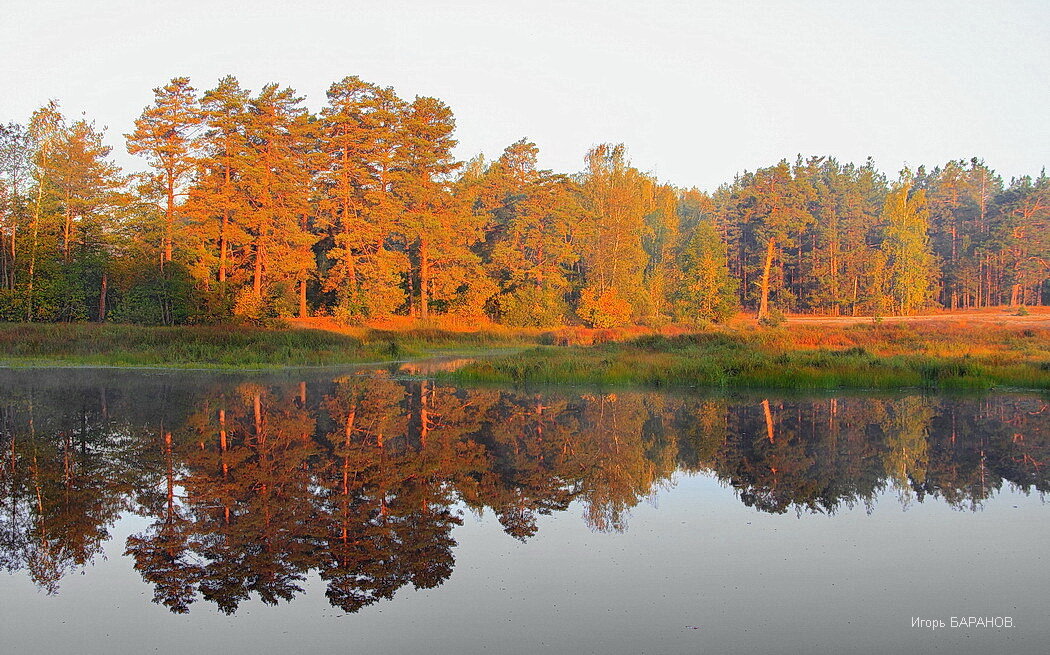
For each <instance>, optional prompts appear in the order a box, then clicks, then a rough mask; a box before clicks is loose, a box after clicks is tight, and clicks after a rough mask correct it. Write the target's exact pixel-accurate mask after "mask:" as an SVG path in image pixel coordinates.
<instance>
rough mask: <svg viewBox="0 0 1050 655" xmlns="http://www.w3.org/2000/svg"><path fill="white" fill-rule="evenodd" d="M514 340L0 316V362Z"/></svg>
mask: <svg viewBox="0 0 1050 655" xmlns="http://www.w3.org/2000/svg"><path fill="white" fill-rule="evenodd" d="M517 343H518V342H515V341H514V340H513V338H511V337H503V336H498V335H495V336H486V335H478V334H470V333H466V334H460V333H454V332H444V331H441V330H431V329H426V330H409V331H405V332H383V331H377V330H369V331H366V332H364V333H363V336H361V337H355V336H348V335H344V334H339V333H335V332H328V331H324V330H301V329H264V328H251V327H234V326H180V327H144V326H136V325H113V324H101V325H99V324H91V323H71V324H66V323H32V324H26V323H6V324H4V323H0V364H3V365H7V366H120V367H164V368H214V369H246V368H275V367H304V366H334V365H339V364H353V363H361V362H378V361H390V360H398V359H405V358H412V357H421V356H424V355H427V354H434V353H436V352H440V351H442V350H454V351H456V352H463V351H468V352H469V351H476V350H483V349H486V348H493V347H497V346H510V345H516V344H517Z"/></svg>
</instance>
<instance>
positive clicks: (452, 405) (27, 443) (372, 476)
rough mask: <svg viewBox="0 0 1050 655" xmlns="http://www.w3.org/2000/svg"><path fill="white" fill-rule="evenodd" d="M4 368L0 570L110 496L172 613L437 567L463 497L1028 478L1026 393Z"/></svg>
mask: <svg viewBox="0 0 1050 655" xmlns="http://www.w3.org/2000/svg"><path fill="white" fill-rule="evenodd" d="M6 375H7V378H4V379H0V385H2V386H3V388H4V390H5V396H4V399H3V400H2V401H0V447H2V451H3V457H2V460H0V461H2V465H0V499H2V509H0V564H2V565H3V566H4V567H5V568H7V569H9V570H22V569H24V570H26V571H27V572H28V574H29V575H30V576H31V577H32V579H33V580H34V581H35V582H36V583H37V584H39V585H40V586H41V587H43V588H45V589H46V590H48V591H49V592H54V591H55V590H56V589H57V587H58V583H59V581H60V579H61V577H62V576H63V575H64V574H65V573H67V572H69V571H70V570H73V569H76V568H78V567H82V566H84V565H85V564H87V563H89V562H91V561H92V559H93V558H94V557H96V556H98V555H99V554H100V553H101V551H102V547H103V545H104V544H105V543H106V541H107V540H108V539H109V529H110V527H111V526H112V525H113V523H114V522H115V521H116V519H117V518H118V516H119V515H120V514H121V513H122V512H124V511H129V510H130V511H133V512H135V513H136V514H139V515H141V516H144V517H147V518H148V519H149V521H150V523H149V525H148V527H147V528H146V529H144V530H142V531H140V532H139V533H137V534H134V535H132V536H131V537H130V538H129V539H128V540H127V543H126V551H127V554H128V555H130V556H131V557H132V559H133V561H134V566H135V568H136V569H137V570H138V571H139V572H140V573H141V575H142V577H143V578H144V580H146V581H147V582H149V583H150V584H151V585H152V587H153V589H154V599H155V600H156V602H158V603H162V604H164V605H165V606H167V607H169V608H170V609H171V610H172V611H175V612H185V611H188V609H189V607H190V605H191V604H192V603H193V602H194V601H195V600H197V599H200V598H203V599H205V600H207V601H210V602H213V603H215V604H216V606H217V607H219V608H220V609H221V610H222V611H224V612H227V613H232V612H234V611H236V610H237V608H238V607H239V605H240V603H241V602H242V601H245V600H247V599H249V598H252V597H257V598H259V599H261V600H263V601H264V602H267V603H276V602H278V601H280V600H288V599H291V598H292V597H294V596H295V595H296V594H298V593H300V592H301V591H302V589H303V585H304V581H305V580H306V578H307V576H308V575H309V574H310V573H311V572H314V571H315V572H317V573H318V574H319V575H320V578H321V579H322V580H323V582H324V584H325V585H326V594H327V596H328V598H329V600H330V601H331V603H332V604H333V605H335V606H338V607H340V608H342V609H344V610H345V611H348V612H353V611H357V610H358V609H360V608H362V607H364V606H367V605H370V604H372V603H375V602H377V601H379V600H382V599H387V598H390V597H392V596H393V594H394V593H395V592H396V591H397V590H398V589H400V588H402V587H405V586H407V585H411V586H414V587H416V588H431V587H435V586H437V585H440V584H441V583H442V582H443V581H444V580H446V579H447V578H448V577H449V575H450V574H451V572H452V569H453V566H454V555H453V547H454V546H455V541H454V539H453V537H452V529H453V528H454V527H455V526H456V525H458V524H460V523H461V520H462V519H461V511H462V510H461V508H462V509H466V510H468V511H472V512H475V513H479V514H481V513H485V512H489V511H491V512H493V514H494V515H495V516H496V517H497V518H498V520H499V522H500V524H501V525H502V526H503V528H504V529H505V531H506V532H507V534H509V535H511V536H512V537H514V538H517V539H520V540H522V541H525V540H527V539H528V538H529V537H531V536H533V535H535V534H536V532H537V529H538V524H537V521H538V517H540V516H542V515H545V514H551V513H553V512H559V511H564V510H566V509H568V508H569V506H570V505H571V504H572V503H573V502H574V501H577V502H578V503H579V505H580V506H581V507H582V508H583V511H584V520H585V521H586V522H587V524H588V525H589V526H591V528H592V529H595V530H601V531H606V530H611V531H615V530H623V529H625V526H626V517H627V514H628V512H629V511H630V509H631V508H632V507H634V506H635V505H637V504H638V503H639V502H642V501H643V500H645V499H646V498H648V497H650V496H652V494H653V493H654V490H655V489H658V488H659V487H660V486H661V485H668V484H671V483H672V482H673V479H674V475H675V473H676V472H678V471H684V472H703V473H708V474H712V475H714V476H716V477H717V478H718V479H719V480H721V481H722V482H723V483H724V484H726V485H727V486H730V487H732V488H733V489H734V490H735V491H736V493H737V494H738V496H739V498H740V500H741V501H742V502H743V503H744V504H746V505H748V506H753V507H755V508H757V509H759V510H761V511H764V512H772V513H784V512H789V511H794V512H800V513H801V512H824V513H831V512H834V511H836V510H837V509H838V508H840V507H854V506H857V505H860V506H864V507H866V508H868V509H869V510H870V509H871V508H873V507H874V503H875V499H876V497H877V496H879V495H880V494H881V493H882V492H884V491H886V490H893V491H895V492H896V494H897V496H898V497H899V498H900V502H901V503H902V504H904V505H905V506H907V505H908V504H910V503H913V502H924V501H925V500H926V499H927V497H931V496H932V497H934V498H938V499H941V500H943V501H944V502H946V503H948V504H950V505H952V506H953V507H957V508H961V509H977V508H978V507H979V506H980V505H981V503H982V502H983V501H985V500H986V499H988V498H990V497H991V496H993V495H994V494H995V493H996V492H998V491H999V490H1000V489H1001V488H1002V487H1003V485H1009V486H1010V487H1012V488H1015V489H1018V490H1021V491H1024V492H1026V493H1029V492H1032V491H1036V492H1038V493H1045V492H1046V491H1047V488H1048V478H1050V476H1048V475H1047V470H1046V466H1045V463H1046V461H1047V458H1048V457H1050V410H1048V408H1047V403H1046V401H1045V399H1042V398H1039V397H1033V396H1009V395H997V396H987V397H979V398H978V397H927V396H921V395H911V396H903V397H874V398H873V397H850V396H846V397H838V398H823V399H818V400H813V399H797V400H796V399H791V400H784V399H780V400H774V399H763V398H751V397H735V398H724V397H719V398H711V397H706V398H705V397H695V396H674V395H666V394H659V393H642V392H629V393H617V394H612V393H607V394H601V393H593V394H587V395H573V394H558V393H528V392H519V391H507V390H498V389H462V388H455V387H449V386H445V385H441V384H437V383H434V382H429V381H426V382H406V381H399V380H394V379H389V378H375V377H365V376H356V375H355V376H347V377H342V378H338V379H335V380H318V381H309V382H297V381H288V382H275V381H247V382H245V381H239V382H237V381H228V380H221V379H214V378H201V379H199V380H191V381H189V382H187V381H185V380H183V379H182V378H179V377H174V376H156V377H141V376H121V375H116V374H113V375H103V374H95V377H94V378H92V377H90V376H87V377H77V378H76V379H73V380H71V379H70V378H69V376H62V377H61V378H58V379H56V378H55V377H54V376H51V377H48V376H45V375H41V374H36V375H30V374H28V373H20V374H15V373H9V374H6Z"/></svg>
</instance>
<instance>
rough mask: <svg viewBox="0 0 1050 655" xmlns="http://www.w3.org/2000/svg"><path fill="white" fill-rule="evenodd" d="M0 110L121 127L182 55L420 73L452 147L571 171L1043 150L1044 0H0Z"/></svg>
mask: <svg viewBox="0 0 1050 655" xmlns="http://www.w3.org/2000/svg"><path fill="white" fill-rule="evenodd" d="M0 5H2V6H0V121H2V122H7V121H11V120H15V121H25V120H27V118H28V116H29V114H30V113H31V112H32V110H33V109H34V108H36V107H38V106H39V105H41V104H43V103H44V102H46V101H47V99H48V98H56V99H58V100H59V101H60V102H61V104H62V107H63V110H64V111H65V112H66V113H67V115H73V116H76V115H79V114H80V112H86V114H87V116H88V117H89V118H94V119H95V120H96V121H97V122H98V123H99V124H100V125H106V126H108V127H109V134H108V137H109V142H110V144H111V145H113V146H114V152H115V154H116V158H117V160H118V162H119V163H121V164H122V165H124V166H129V167H130V166H134V167H141V163H136V162H137V160H136V159H135V158H131V157H130V156H128V155H127V154H126V152H125V150H124V143H123V138H122V136H121V135H122V134H123V133H125V132H127V131H129V130H130V126H131V123H132V121H133V120H134V119H135V117H136V116H137V115H138V114H139V112H141V110H142V108H143V107H144V106H146V105H147V104H149V102H150V101H151V99H152V92H151V89H152V88H153V87H155V86H159V85H161V84H163V83H164V82H166V81H167V80H169V79H170V78H172V77H174V76H178V75H186V76H189V77H190V78H191V79H192V81H193V83H194V85H195V86H196V87H197V88H198V89H201V90H203V89H207V88H211V87H212V86H214V84H215V81H216V80H217V79H218V78H219V77H221V76H223V75H226V74H229V73H232V74H234V75H236V76H237V77H238V78H239V79H240V80H241V83H242V84H243V85H244V86H246V87H248V88H251V89H252V90H257V89H258V88H259V86H261V85H262V84H264V83H267V82H279V83H281V84H285V85H289V86H291V87H293V88H295V89H296V90H297V91H298V92H299V93H300V94H301V95H305V96H306V97H307V104H308V106H309V107H310V108H311V109H313V110H317V109H319V108H320V107H321V106H322V104H323V102H324V92H325V90H326V89H327V87H328V86H329V85H330V84H331V83H332V82H334V81H336V80H339V79H341V78H343V77H345V76H347V75H358V76H360V77H361V78H363V79H365V80H367V81H370V82H375V83H378V84H381V85H384V86H393V87H394V88H395V89H396V90H397V91H398V93H399V94H400V95H402V96H403V97H406V98H409V99H411V98H412V97H413V96H415V95H417V94H419V95H432V96H436V97H438V98H441V99H442V100H444V101H445V102H447V103H448V104H449V105H450V106H451V107H452V109H453V111H454V112H455V115H456V119H457V126H458V127H457V136H458V138H459V141H460V146H459V148H458V151H457V153H458V155H459V156H460V157H461V158H463V159H466V158H469V157H470V156H472V155H474V154H476V153H478V152H483V153H484V154H485V155H486V157H489V158H494V157H496V156H498V155H499V153H500V152H502V150H503V148H504V147H505V146H507V145H508V144H510V143H511V142H513V141H515V140H517V139H519V138H521V137H523V136H525V137H528V138H530V139H532V140H533V141H535V142H536V143H537V144H538V145H539V147H540V164H541V165H542V166H543V167H546V168H552V169H554V170H556V171H562V172H572V171H576V170H579V169H580V168H581V166H582V162H583V156H584V153H585V152H586V151H587V149H588V148H589V147H591V146H592V145H594V144H596V143H601V142H607V141H608V142H623V143H626V144H627V146H628V149H629V153H630V156H631V159H632V161H633V162H634V164H635V165H636V166H638V167H639V168H641V169H643V170H646V171H649V172H651V173H654V174H656V175H657V176H658V177H660V179H662V180H665V181H669V182H673V183H675V184H678V185H680V186H693V185H696V186H699V187H701V188H706V189H713V188H715V187H717V186H718V185H719V184H720V183H722V182H725V181H728V180H731V179H732V177H733V175H734V174H735V173H736V172H739V171H741V170H743V169H752V170H753V169H754V168H756V167H760V166H765V165H769V164H773V163H775V162H776V161H778V160H779V159H781V158H784V157H786V158H788V159H794V157H795V155H796V154H798V153H803V154H831V155H834V156H836V157H838V158H839V159H841V160H845V161H856V162H862V161H863V160H864V159H865V158H867V157H868V156H869V155H870V156H872V157H874V158H875V161H876V163H877V164H878V165H879V166H880V168H882V169H884V170H886V171H888V172H890V173H891V174H892V173H894V172H896V170H898V169H899V168H900V167H901V166H902V165H904V164H909V165H911V166H912V167H914V166H917V165H919V164H923V163H925V164H930V165H932V164H937V163H943V162H945V161H947V160H948V159H953V158H959V157H965V158H969V157H971V156H975V155H976V156H978V157H982V158H984V159H985V160H986V161H987V162H988V164H989V165H990V166H992V167H993V168H995V169H996V170H998V171H999V172H1000V173H1001V174H1003V176H1004V177H1005V178H1007V179H1008V178H1009V177H1010V176H1012V175H1020V174H1037V173H1038V172H1039V170H1040V169H1041V168H1042V167H1043V166H1044V165H1046V164H1050V120H1048V110H1050V76H1048V74H1047V73H1048V66H1047V65H1048V62H1050V57H1048V55H1050V2H1047V1H1046V0H1042V1H1032V2H1006V1H997V2H966V1H960V0H955V1H953V2H883V1H878V2H868V3H862V2H850V1H845V0H839V1H836V2H787V1H779V2H757V1H756V2H742V1H736V0H724V1H722V2H621V1H619V0H604V1H596V2H589V1H588V2H569V1H565V2H547V1H542V0H541V1H532V2H503V1H500V0H488V1H485V2H465V1H461V2H442V1H441V0H430V1H419V2H391V1H387V2H379V1H375V0H372V1H370V2H355V1H351V0H345V1H342V2H339V1H333V0H318V1H313V2H311V1H308V0H307V1H299V2H296V1H293V0H246V1H223V0H208V1H198V0H182V1H181V2H180V1H178V0H170V1H168V2H152V1H150V0H108V1H105V0H68V1H65V2H61V1H54V0H50V1H45V0H0Z"/></svg>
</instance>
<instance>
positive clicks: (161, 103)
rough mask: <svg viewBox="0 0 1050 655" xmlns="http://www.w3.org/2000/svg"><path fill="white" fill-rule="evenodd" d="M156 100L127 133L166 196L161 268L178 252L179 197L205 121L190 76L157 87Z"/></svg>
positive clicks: (131, 146)
mask: <svg viewBox="0 0 1050 655" xmlns="http://www.w3.org/2000/svg"><path fill="white" fill-rule="evenodd" d="M153 96H154V100H153V104H152V105H150V106H149V107H146V108H145V109H144V110H143V111H142V115H141V116H139V118H138V119H136V120H135V131H134V132H132V133H131V134H126V135H124V136H125V137H126V138H127V141H128V153H129V154H132V155H137V154H143V155H145V156H146V158H147V160H148V161H149V163H150V165H151V166H153V168H154V169H156V171H157V174H156V176H155V177H154V178H152V180H151V181H150V183H151V186H153V188H154V190H155V191H157V192H158V193H159V194H160V195H161V196H162V197H163V198H164V235H163V241H162V244H161V268H164V263H165V262H170V261H171V260H172V257H173V255H174V243H175V239H176V237H177V234H176V232H177V226H176V218H177V217H176V207H175V205H176V198H178V197H179V196H181V195H183V194H184V188H183V185H184V182H185V181H186V180H187V178H188V176H189V175H190V174H191V173H192V171H193V169H194V165H195V161H194V157H195V154H196V149H197V135H198V132H199V130H200V128H201V125H202V122H201V121H202V116H201V111H200V102H199V100H198V98H197V90H196V89H194V88H193V87H192V86H190V80H189V78H187V77H176V78H173V79H172V80H171V82H169V83H168V84H166V85H164V86H162V87H158V88H156V89H153Z"/></svg>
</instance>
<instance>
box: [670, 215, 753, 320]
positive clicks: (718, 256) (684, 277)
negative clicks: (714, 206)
mask: <svg viewBox="0 0 1050 655" xmlns="http://www.w3.org/2000/svg"><path fill="white" fill-rule="evenodd" d="M677 264H678V267H679V268H680V270H681V280H680V281H679V283H678V286H677V288H676V289H675V290H674V291H673V292H672V293H671V299H672V303H673V308H674V314H675V318H676V319H677V320H679V321H682V322H685V323H696V322H698V321H705V320H707V321H721V320H724V319H726V318H729V317H730V316H731V315H732V314H733V312H734V311H735V310H736V307H737V305H736V280H734V279H733V278H732V277H730V275H729V264H728V261H727V248H726V244H725V242H724V241H723V240H722V239H721V237H720V236H719V234H718V231H717V230H716V229H715V226H714V225H713V224H712V223H711V221H709V220H704V221H701V222H700V223H699V224H697V226H696V228H695V229H694V230H693V233H692V235H691V236H690V237H689V240H688V241H686V243H685V244H684V245H683V247H682V249H681V250H680V252H679V253H678V258H677Z"/></svg>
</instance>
